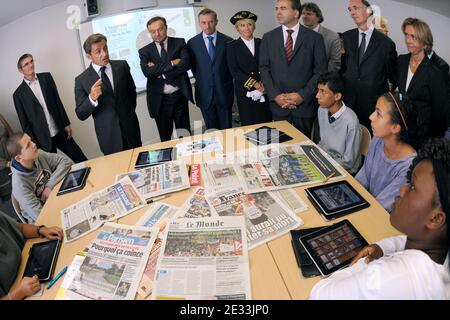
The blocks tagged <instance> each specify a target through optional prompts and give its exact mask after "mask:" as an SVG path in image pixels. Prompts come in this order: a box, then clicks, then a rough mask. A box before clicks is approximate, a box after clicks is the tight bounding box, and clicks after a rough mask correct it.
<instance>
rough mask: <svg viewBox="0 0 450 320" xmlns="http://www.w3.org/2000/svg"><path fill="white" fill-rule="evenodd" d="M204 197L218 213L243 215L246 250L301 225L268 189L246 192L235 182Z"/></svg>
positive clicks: (221, 214)
mask: <svg viewBox="0 0 450 320" xmlns="http://www.w3.org/2000/svg"><path fill="white" fill-rule="evenodd" d="M206 199H207V201H208V203H210V205H211V207H212V208H213V211H214V212H215V213H216V214H217V215H219V216H240V215H243V216H245V224H246V230H247V242H248V248H249V250H250V249H253V248H255V247H257V246H259V245H261V244H263V243H266V242H268V241H270V240H273V239H275V238H277V237H279V236H281V235H283V234H285V233H287V232H288V231H290V230H292V229H296V228H298V227H299V226H301V225H303V220H302V219H300V218H299V217H297V216H296V215H295V214H294V213H293V212H292V211H291V210H290V209H289V208H288V207H286V206H285V205H284V204H283V202H282V201H280V200H279V199H278V198H277V197H276V196H275V195H274V194H273V193H271V192H259V193H253V194H246V193H245V192H244V191H243V189H242V188H241V187H240V186H238V187H232V188H227V189H222V190H219V191H217V192H215V193H211V194H208V195H207V196H206Z"/></svg>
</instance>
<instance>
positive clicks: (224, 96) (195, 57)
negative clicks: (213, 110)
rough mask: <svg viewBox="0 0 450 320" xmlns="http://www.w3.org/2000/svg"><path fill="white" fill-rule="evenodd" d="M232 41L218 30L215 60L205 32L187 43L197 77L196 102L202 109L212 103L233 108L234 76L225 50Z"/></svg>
mask: <svg viewBox="0 0 450 320" xmlns="http://www.w3.org/2000/svg"><path fill="white" fill-rule="evenodd" d="M230 41H233V39H231V38H230V37H228V36H226V35H224V34H223V33H220V32H217V39H216V50H215V56H214V61H211V58H210V57H209V55H208V49H207V48H206V45H205V41H204V40H203V33H200V34H198V35H196V36H195V37H193V38H192V39H190V40H189V41H188V43H187V45H188V48H189V55H190V57H191V70H192V72H193V74H194V77H195V103H196V104H197V106H198V107H200V108H202V109H203V108H204V109H206V108H208V107H209V106H210V105H211V104H212V103H216V104H217V105H218V106H219V107H220V108H226V109H231V106H232V105H233V100H234V92H233V78H232V76H231V74H230V71H229V70H228V65H227V59H226V51H225V50H226V44H227V43H228V42H230ZM213 93H214V94H213ZM213 98H214V101H213Z"/></svg>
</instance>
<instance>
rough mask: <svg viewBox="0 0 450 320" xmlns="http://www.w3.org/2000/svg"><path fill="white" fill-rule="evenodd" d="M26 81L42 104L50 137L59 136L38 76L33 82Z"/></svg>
mask: <svg viewBox="0 0 450 320" xmlns="http://www.w3.org/2000/svg"><path fill="white" fill-rule="evenodd" d="M24 80H25V82H26V83H27V84H28V85H29V86H30V89H31V91H33V94H34V95H35V97H36V98H37V99H38V101H39V103H40V104H41V107H42V110H43V111H44V115H45V120H46V121H47V125H48V130H49V131H50V136H51V137H54V136H56V135H57V134H58V127H56V124H55V120H53V117H52V115H51V114H50V112H49V111H48V107H47V103H46V102H45V99H44V94H43V93H42V89H41V85H40V84H39V79H38V77H37V75H36V76H35V78H34V79H33V80H31V81H30V80H27V79H24Z"/></svg>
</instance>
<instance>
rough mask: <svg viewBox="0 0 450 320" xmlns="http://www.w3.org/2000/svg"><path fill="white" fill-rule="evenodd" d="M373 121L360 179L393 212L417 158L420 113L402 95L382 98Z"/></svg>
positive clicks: (371, 118) (371, 117)
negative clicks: (394, 204)
mask: <svg viewBox="0 0 450 320" xmlns="http://www.w3.org/2000/svg"><path fill="white" fill-rule="evenodd" d="M370 121H371V126H372V131H373V134H374V138H373V140H372V143H371V144H370V147H369V151H368V153H367V156H366V159H365V161H364V165H363V167H362V168H361V169H360V171H359V172H358V174H357V175H356V179H357V180H358V181H359V182H360V183H361V184H362V185H363V186H364V187H365V188H366V189H367V190H368V191H369V192H370V193H371V194H372V195H373V196H374V197H375V198H376V199H377V200H378V201H379V202H380V203H381V205H382V206H383V207H384V208H385V209H386V210H387V211H389V212H390V211H391V210H392V205H393V203H394V199H395V197H396V196H398V194H399V189H400V186H402V185H403V184H404V183H405V181H406V172H407V171H408V168H409V166H410V165H411V162H412V160H413V159H414V157H415V156H416V150H415V148H416V147H417V145H416V142H417V141H419V140H421V138H420V137H419V136H420V135H421V133H420V130H421V129H420V128H419V127H418V125H417V121H418V120H417V111H416V110H415V108H413V106H412V105H411V103H410V101H409V100H408V99H405V97H404V96H403V95H401V94H398V93H395V94H392V93H386V94H384V95H382V96H380V97H379V98H378V101H377V104H376V108H375V111H374V112H373V113H372V114H371V116H370Z"/></svg>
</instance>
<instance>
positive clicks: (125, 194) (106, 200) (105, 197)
mask: <svg viewBox="0 0 450 320" xmlns="http://www.w3.org/2000/svg"><path fill="white" fill-rule="evenodd" d="M145 204H146V202H145V200H144V199H142V197H141V196H140V194H139V192H138V191H137V190H136V188H135V187H134V185H133V183H132V182H131V180H130V178H128V177H124V178H122V179H120V180H119V181H117V182H116V183H115V184H113V185H111V186H109V187H107V188H105V189H103V190H100V191H98V192H95V193H93V194H91V195H90V196H88V197H87V198H85V199H83V200H81V201H79V202H77V203H75V204H74V205H72V206H70V207H68V208H65V209H63V210H61V223H62V227H63V231H64V239H65V241H66V242H71V241H74V240H76V239H78V238H80V237H82V236H84V235H86V234H88V233H89V232H91V231H93V230H95V229H97V228H99V227H101V226H102V225H103V223H105V222H107V221H112V220H116V219H118V218H121V217H123V216H125V215H127V214H130V213H131V212H133V211H135V210H137V209H139V208H142V207H143V206H144V205H145Z"/></svg>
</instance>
